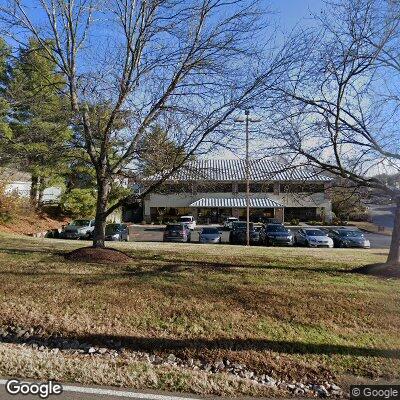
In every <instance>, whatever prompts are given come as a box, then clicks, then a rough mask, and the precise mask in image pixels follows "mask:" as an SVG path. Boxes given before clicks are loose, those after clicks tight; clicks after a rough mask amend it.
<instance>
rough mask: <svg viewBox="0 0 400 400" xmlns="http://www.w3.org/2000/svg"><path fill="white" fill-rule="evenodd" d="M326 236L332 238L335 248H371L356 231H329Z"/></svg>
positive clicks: (368, 242) (346, 229)
mask: <svg viewBox="0 0 400 400" xmlns="http://www.w3.org/2000/svg"><path fill="white" fill-rule="evenodd" d="M328 236H329V237H330V238H332V240H333V244H334V246H335V247H360V248H363V249H369V248H370V247H371V242H370V241H369V240H368V239H366V238H365V236H364V234H363V233H362V232H361V231H360V230H358V229H350V228H338V229H331V230H329V232H328Z"/></svg>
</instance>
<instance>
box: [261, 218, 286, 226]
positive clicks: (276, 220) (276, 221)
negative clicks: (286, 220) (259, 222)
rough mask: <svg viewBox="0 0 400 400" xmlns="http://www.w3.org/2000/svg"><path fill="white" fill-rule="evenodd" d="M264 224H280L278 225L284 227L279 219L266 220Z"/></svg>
mask: <svg viewBox="0 0 400 400" xmlns="http://www.w3.org/2000/svg"><path fill="white" fill-rule="evenodd" d="M264 223H265V224H278V225H282V223H281V221H279V219H276V218H264Z"/></svg>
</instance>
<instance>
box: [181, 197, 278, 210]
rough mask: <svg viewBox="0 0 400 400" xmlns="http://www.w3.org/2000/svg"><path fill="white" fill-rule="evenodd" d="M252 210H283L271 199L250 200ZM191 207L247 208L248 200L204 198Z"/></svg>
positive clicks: (238, 198)
mask: <svg viewBox="0 0 400 400" xmlns="http://www.w3.org/2000/svg"><path fill="white" fill-rule="evenodd" d="M249 206H250V208H282V207H284V206H283V205H282V204H281V203H278V202H277V201H275V200H272V199H270V198H269V197H262V198H254V197H252V198H250V200H249ZM189 207H193V208H246V198H244V197H228V198H215V197H203V198H201V199H199V200H197V201H195V202H194V203H192V204H190V206H189Z"/></svg>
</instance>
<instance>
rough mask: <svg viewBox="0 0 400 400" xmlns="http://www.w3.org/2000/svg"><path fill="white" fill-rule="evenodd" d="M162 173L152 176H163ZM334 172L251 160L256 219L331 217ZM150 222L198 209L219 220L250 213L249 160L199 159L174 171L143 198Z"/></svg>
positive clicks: (202, 218)
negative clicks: (247, 190) (247, 209)
mask: <svg viewBox="0 0 400 400" xmlns="http://www.w3.org/2000/svg"><path fill="white" fill-rule="evenodd" d="M159 177H160V176H159V175H157V176H152V177H150V178H147V180H150V181H152V180H156V179H159ZM330 182H331V178H329V177H327V176H324V175H322V174H320V173H317V172H315V171H314V170H312V169H307V168H302V167H289V166H285V165H283V164H279V163H276V162H273V161H270V160H265V159H262V160H252V161H251V162H250V202H249V204H250V215H251V219H252V220H254V221H258V220H261V219H262V218H276V219H279V220H280V221H291V220H293V219H299V220H300V221H309V220H320V219H323V220H330V219H331V214H332V205H331V200H330V199H329V195H328V193H327V189H328V187H329V186H330ZM143 214H144V215H143V217H144V220H145V221H146V222H155V223H157V222H159V223H161V222H165V221H167V220H174V219H178V218H179V216H181V215H193V216H194V217H195V218H196V219H197V221H198V223H220V222H222V221H223V220H224V219H225V218H227V217H229V216H234V217H238V218H240V219H244V218H245V216H246V165H245V162H244V161H243V160H219V159H214V160H196V161H191V162H189V163H188V164H187V165H186V166H185V167H183V168H181V169H180V170H179V171H177V172H176V173H174V174H172V175H171V176H170V177H169V179H167V180H166V181H165V182H164V183H163V184H162V185H161V186H160V187H159V188H158V190H156V191H155V192H154V193H151V194H149V195H148V196H146V197H145V198H144V200H143Z"/></svg>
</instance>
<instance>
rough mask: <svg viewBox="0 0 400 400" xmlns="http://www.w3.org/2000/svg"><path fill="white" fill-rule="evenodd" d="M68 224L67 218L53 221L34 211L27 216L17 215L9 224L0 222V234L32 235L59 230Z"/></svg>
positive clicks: (45, 215)
mask: <svg viewBox="0 0 400 400" xmlns="http://www.w3.org/2000/svg"><path fill="white" fill-rule="evenodd" d="M67 223H68V218H66V217H61V218H58V219H53V218H52V217H50V216H48V215H47V214H44V213H42V214H39V213H36V212H34V211H32V212H31V213H29V214H27V215H17V216H15V217H13V219H12V220H11V221H9V222H0V232H4V233H16V234H20V235H34V234H36V233H39V232H45V231H49V230H52V229H60V228H61V227H62V226H63V225H66V224H67Z"/></svg>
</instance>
